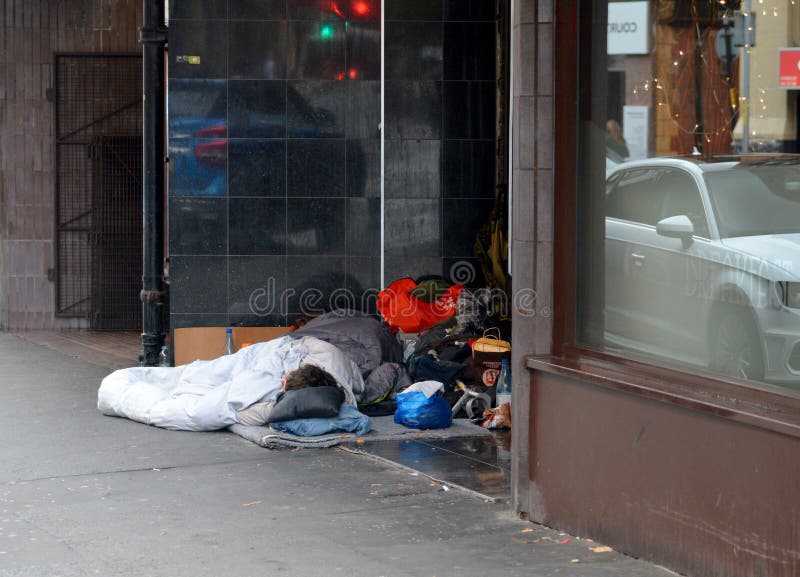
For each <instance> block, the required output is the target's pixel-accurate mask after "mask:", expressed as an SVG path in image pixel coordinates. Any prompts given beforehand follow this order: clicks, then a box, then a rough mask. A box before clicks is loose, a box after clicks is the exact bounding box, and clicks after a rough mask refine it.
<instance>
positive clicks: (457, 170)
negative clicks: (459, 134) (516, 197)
mask: <svg viewBox="0 0 800 577" xmlns="http://www.w3.org/2000/svg"><path fill="white" fill-rule="evenodd" d="M496 171H497V155H496V146H495V141H494V140H445V141H444V167H443V172H444V175H443V176H444V178H443V181H444V196H446V197H477V198H494V195H495V180H496Z"/></svg>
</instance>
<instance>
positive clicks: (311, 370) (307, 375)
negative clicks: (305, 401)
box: [283, 365, 336, 391]
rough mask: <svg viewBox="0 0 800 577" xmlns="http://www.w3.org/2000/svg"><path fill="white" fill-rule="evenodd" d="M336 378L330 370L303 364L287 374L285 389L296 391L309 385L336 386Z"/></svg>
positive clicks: (284, 383)
mask: <svg viewBox="0 0 800 577" xmlns="http://www.w3.org/2000/svg"><path fill="white" fill-rule="evenodd" d="M335 386H336V379H334V378H333V375H331V374H330V373H329V372H328V371H325V370H323V369H320V368H319V367H317V366H315V365H303V366H301V367H300V368H299V369H296V370H294V371H291V372H289V373H287V374H286V376H285V377H284V379H283V390H284V391H296V390H298V389H305V388H308V387H335Z"/></svg>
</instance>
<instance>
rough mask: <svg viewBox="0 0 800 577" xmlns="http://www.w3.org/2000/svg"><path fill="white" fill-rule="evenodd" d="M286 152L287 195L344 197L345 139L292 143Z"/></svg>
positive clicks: (288, 145) (289, 143) (289, 142)
mask: <svg viewBox="0 0 800 577" xmlns="http://www.w3.org/2000/svg"><path fill="white" fill-rule="evenodd" d="M286 150H287V159H286V169H287V175H286V179H287V183H288V185H287V187H286V194H287V195H288V196H344V194H345V189H346V181H345V174H346V172H347V168H346V159H345V150H346V148H345V142H344V140H338V139H337V140H312V139H302V140H289V141H288V142H287V143H286Z"/></svg>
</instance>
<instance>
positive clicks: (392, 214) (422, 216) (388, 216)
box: [384, 198, 442, 257]
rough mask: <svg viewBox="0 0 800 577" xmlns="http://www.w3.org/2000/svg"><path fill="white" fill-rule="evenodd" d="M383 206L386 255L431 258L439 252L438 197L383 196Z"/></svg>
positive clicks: (439, 223) (439, 212) (440, 250)
mask: <svg viewBox="0 0 800 577" xmlns="http://www.w3.org/2000/svg"><path fill="white" fill-rule="evenodd" d="M384 209H385V215H384V248H385V251H386V254H387V255H391V256H406V257H421V256H425V257H433V256H440V255H441V254H442V247H441V242H442V241H441V222H440V220H441V219H440V214H441V211H440V201H439V200H438V199H416V198H412V199H408V198H403V199H386V200H385V201H384Z"/></svg>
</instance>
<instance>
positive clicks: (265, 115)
mask: <svg viewBox="0 0 800 577" xmlns="http://www.w3.org/2000/svg"><path fill="white" fill-rule="evenodd" d="M228 98H229V101H230V107H229V112H228V115H229V117H228V122H229V129H228V131H229V134H230V136H231V137H234V138H236V137H239V138H285V136H286V83H285V82H283V81H279V80H231V81H230V87H229V95H228Z"/></svg>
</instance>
